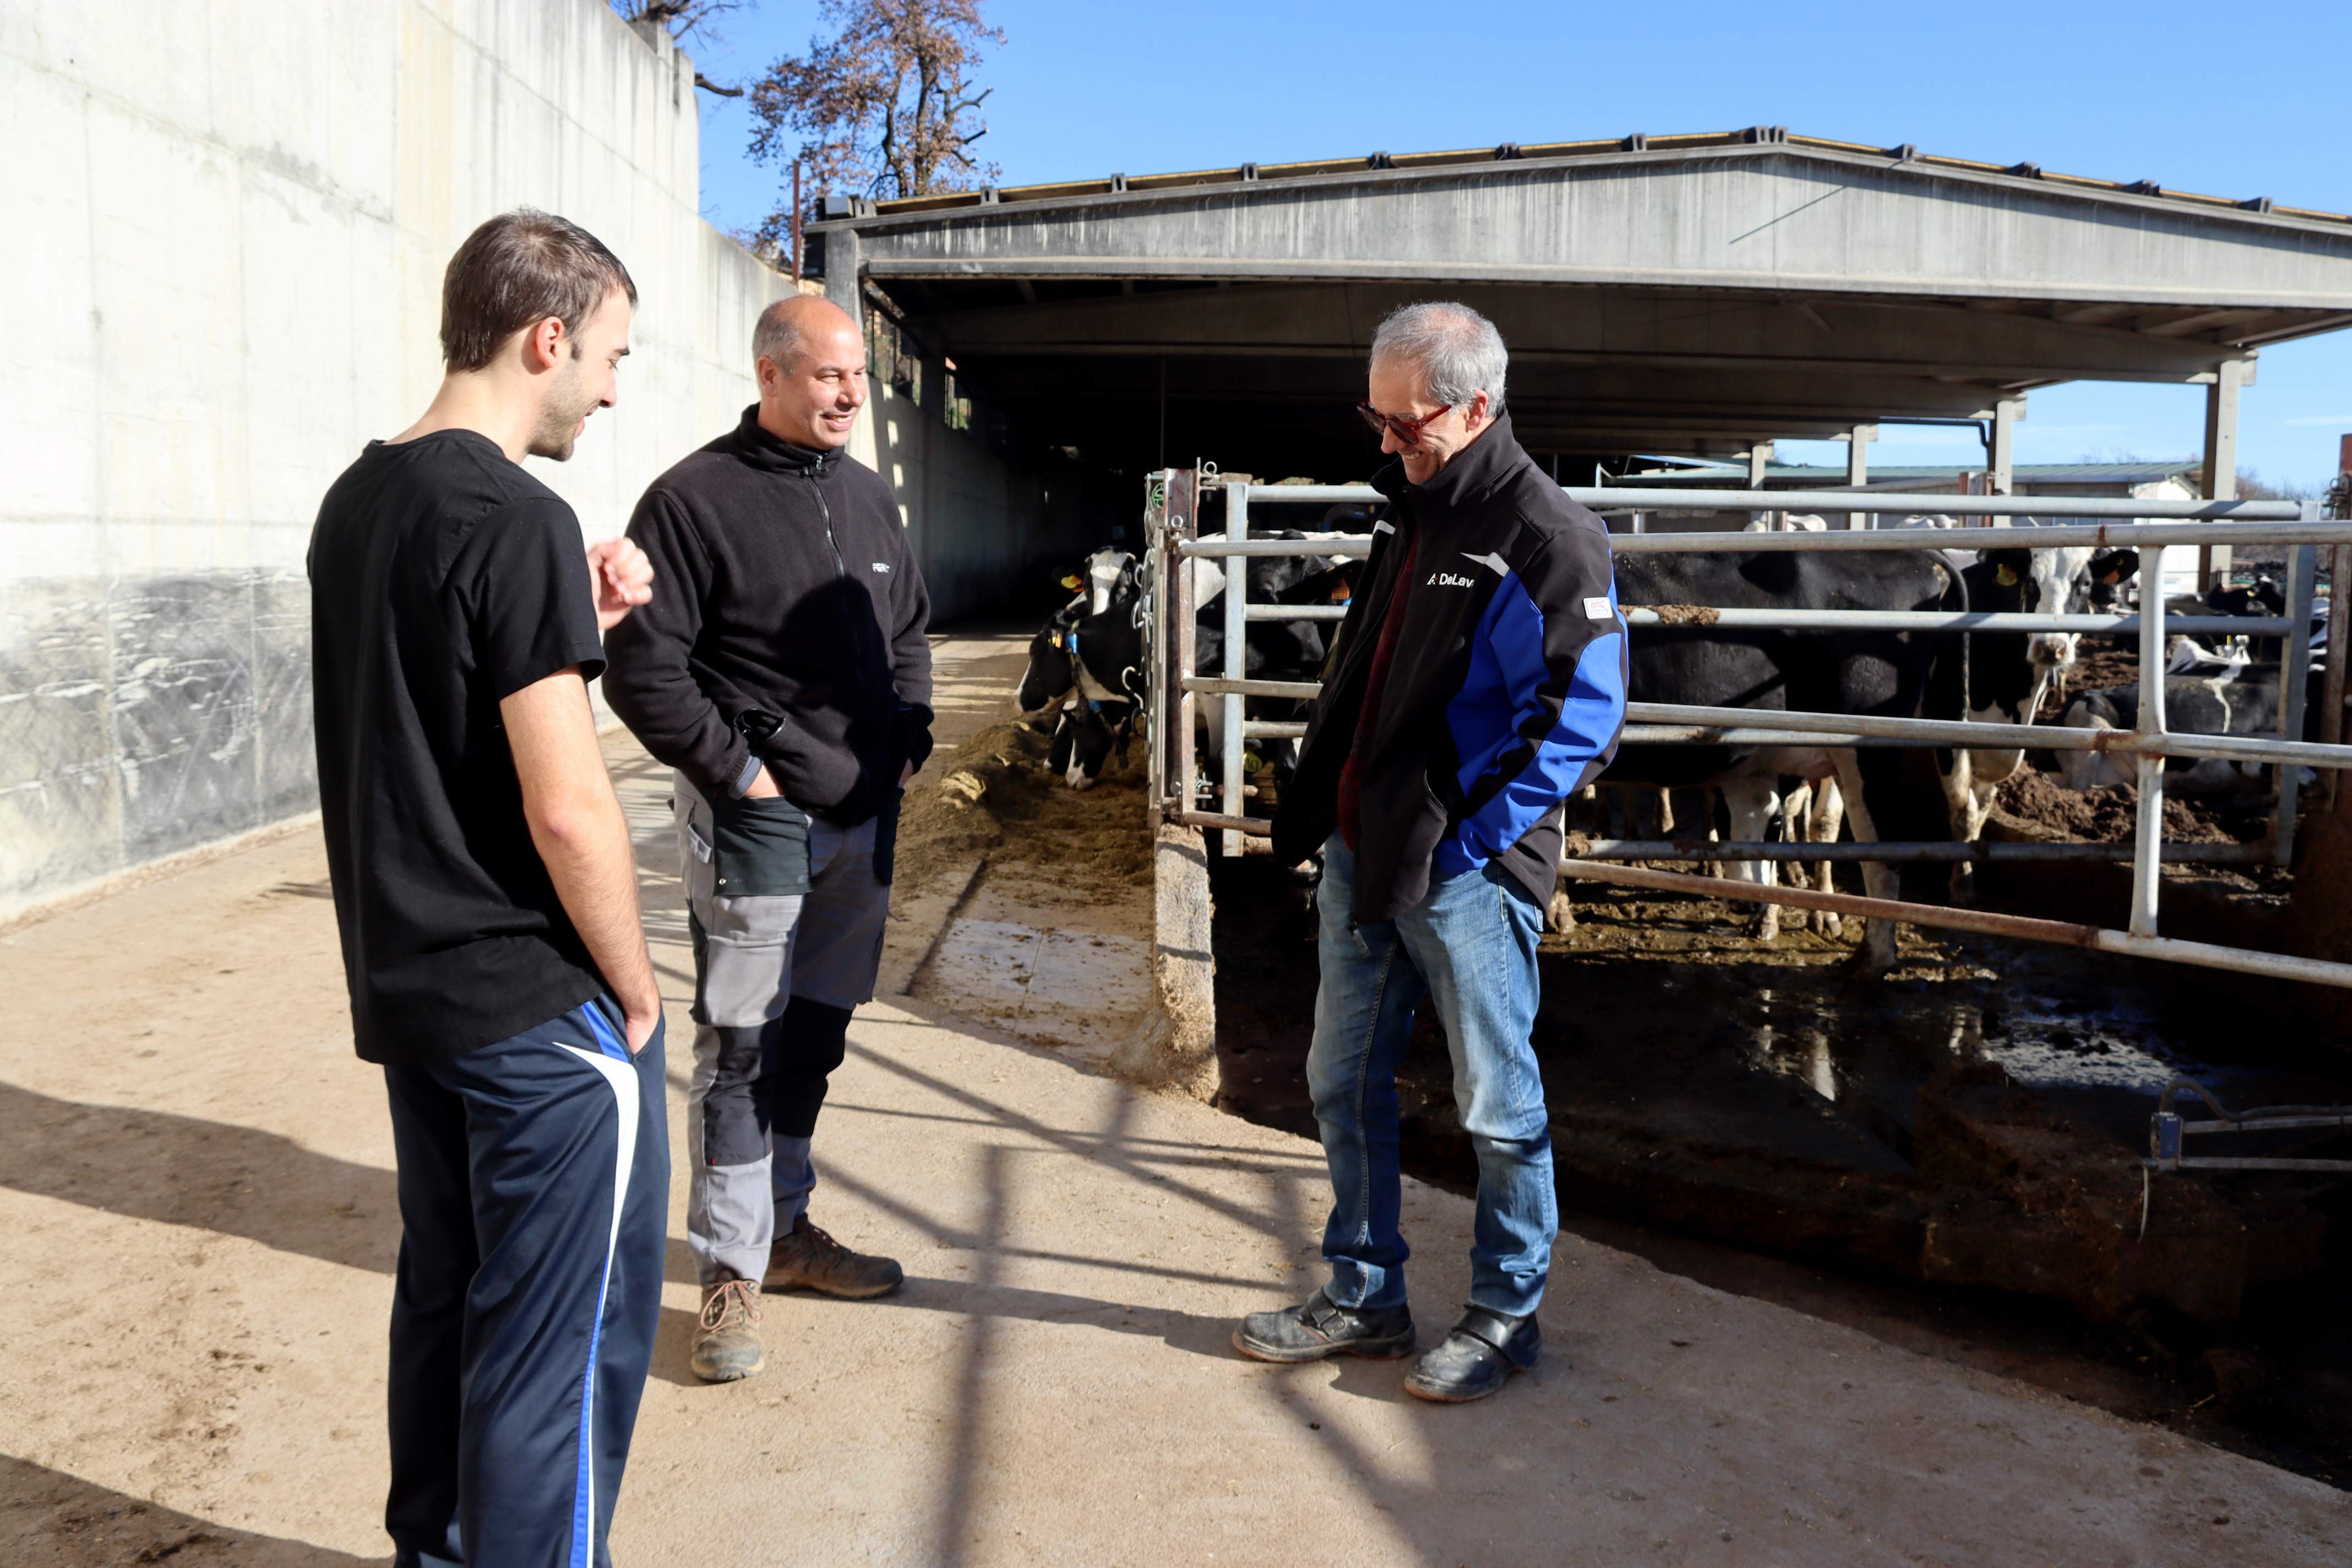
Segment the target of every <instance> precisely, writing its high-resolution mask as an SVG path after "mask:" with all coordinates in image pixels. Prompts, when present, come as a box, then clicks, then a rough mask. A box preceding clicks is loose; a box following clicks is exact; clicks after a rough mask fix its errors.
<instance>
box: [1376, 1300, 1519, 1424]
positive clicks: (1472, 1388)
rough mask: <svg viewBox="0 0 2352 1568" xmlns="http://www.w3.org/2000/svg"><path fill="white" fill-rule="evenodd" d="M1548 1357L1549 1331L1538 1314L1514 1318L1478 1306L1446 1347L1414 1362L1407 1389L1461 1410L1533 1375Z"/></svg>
mask: <svg viewBox="0 0 2352 1568" xmlns="http://www.w3.org/2000/svg"><path fill="white" fill-rule="evenodd" d="M1542 1356H1543V1330H1542V1329H1540V1328H1539V1327H1538V1326H1537V1324H1536V1320H1535V1314H1534V1313H1532V1312H1530V1313H1528V1315H1527V1316H1526V1317H1524V1318H1512V1317H1506V1316H1505V1315H1504V1314H1502V1313H1500V1312H1490V1311H1488V1310H1486V1308H1484V1307H1472V1308H1471V1309H1470V1310H1467V1311H1465V1312H1464V1313H1463V1314H1462V1321H1460V1322H1457V1323H1455V1324H1454V1331H1452V1332H1451V1333H1449V1334H1447V1335H1446V1336H1445V1342H1444V1344H1442V1345H1439V1346H1438V1347H1437V1348H1436V1349H1435V1350H1433V1351H1432V1352H1429V1353H1428V1354H1427V1355H1425V1356H1423V1357H1422V1358H1421V1359H1420V1360H1419V1361H1417V1362H1415V1363H1413V1367H1412V1371H1411V1372H1409V1373H1406V1374H1405V1379H1404V1389H1405V1392H1406V1393H1407V1394H1419V1395H1420V1396H1421V1397H1422V1398H1423V1399H1433V1400H1436V1401H1437V1402H1438V1403H1440V1404H1442V1405H1461V1404H1464V1403H1465V1402H1467V1401H1469V1400H1473V1399H1484V1398H1486V1395H1488V1394H1492V1393H1494V1392H1495V1390H1496V1389H1498V1388H1500V1387H1502V1386H1503V1380H1504V1379H1505V1378H1507V1377H1509V1376H1510V1375H1511V1373H1515V1372H1525V1371H1527V1370H1528V1368H1529V1367H1531V1366H1533V1365H1535V1364H1536V1363H1537V1362H1538V1360H1540V1359H1542Z"/></svg>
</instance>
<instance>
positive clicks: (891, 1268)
mask: <svg viewBox="0 0 2352 1568" xmlns="http://www.w3.org/2000/svg"><path fill="white" fill-rule="evenodd" d="M906 1277H907V1274H906V1270H904V1269H902V1268H899V1267H898V1259H897V1258H872V1257H868V1256H867V1255H866V1254H865V1253H862V1252H852V1251H850V1250H849V1248H847V1247H844V1246H842V1245H841V1243H839V1242H837V1241H835V1240H834V1239H833V1237H829V1236H827V1235H826V1234H825V1233H824V1231H822V1230H820V1229H818V1228H817V1227H816V1226H813V1225H811V1224H809V1217H808V1215H801V1217H800V1218H798V1219H796V1220H794V1221H793V1228H792V1230H791V1231H790V1232H789V1233H787V1234H786V1235H783V1236H780V1237H776V1244H775V1246H773V1247H770V1248H769V1249H768V1278H767V1279H765V1280H764V1281H762V1282H761V1283H762V1287H763V1288H764V1289H770V1290H822V1291H824V1293H825V1294H826V1295H828V1296H841V1297H845V1298H846V1299H848V1300H852V1301H863V1300H866V1299H867V1298H869V1297H873V1296H887V1295H888V1294H889V1293H890V1292H891V1291H893V1290H896V1289H898V1281H900V1280H901V1279H905V1278H906Z"/></svg>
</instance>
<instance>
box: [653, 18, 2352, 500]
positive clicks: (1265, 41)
mask: <svg viewBox="0 0 2352 1568" xmlns="http://www.w3.org/2000/svg"><path fill="white" fill-rule="evenodd" d="M985 15H986V16H988V17H989V18H990V19H991V20H992V21H993V22H994V23H996V25H998V26H1002V27H1003V29H1004V31H1005V33H1006V35H1007V37H1006V42H1005V45H1004V47H1003V48H1002V49H999V50H995V51H992V55H991V57H990V59H989V61H988V63H987V64H986V66H985V67H984V68H982V71H981V72H980V75H979V79H980V80H981V81H982V82H983V83H985V84H987V85H990V86H992V87H993V88H994V89H995V91H994V94H993V96H992V97H991V98H990V100H989V101H988V106H987V108H988V121H989V127H990V129H989V134H988V137H987V139H986V140H985V141H984V142H982V143H981V149H982V151H984V152H985V153H987V155H988V156H989V157H990V158H992V160H993V161H994V162H996V163H999V164H1001V165H1003V183H1004V184H1031V183H1034V182H1039V181H1046V180H1058V179H1074V178H1079V177H1082V176H1087V175H1101V174H1111V173H1113V172H1124V173H1129V174H1144V173H1149V172H1151V171H1155V170H1169V169H1192V168H1213V167H1218V166H1221V165H1228V164H1234V163H1244V162H1251V161H1255V162H1258V163H1279V162H1283V161H1286V160H1289V159H1297V158H1314V157H1327V156H1341V155H1347V154H1357V153H1370V152H1374V151H1376V150H1382V149H1385V150H1389V151H1394V152H1404V151H1411V150H1421V149H1433V148H1451V147H1481V146H1492V145H1494V144H1495V143H1496V142H1551V141H1566V140H1573V139H1576V138H1580V137H1590V136H1605V135H1622V134H1624V133H1626V132H1633V131H1643V132H1652V133H1661V132H1674V131H1717V130H1729V129H1733V128H1736V127H1738V126H1743V125H1755V124H1772V125H1786V126H1788V127H1789V128H1790V130H1792V131H1795V132H1800V133H1801V134H1806V135H1813V136H1827V137H1836V138H1840V139H1843V140H1850V141H1855V142H1880V143H1884V144H1889V145H1891V144H1893V143H1895V142H1916V144H1917V145H1918V146H1919V147H1920V149H1921V150H1922V151H1924V152H1930V153H1948V154H1951V155H1954V156H1958V157H1966V158H1980V159H1985V160H1988V161H1992V162H2000V163H2014V162H2019V161H2027V160H2030V161H2032V162H2033V163H2039V164H2041V165H2042V167H2044V168H2047V169H2053V170H2059V171H2062V172H2063V173H2066V174H2088V175H2094V176H2097V177H2100V178H2105V179H2119V180H2137V179H2151V180H2155V181H2156V182H2157V183H2158V184H2163V185H2168V186H2171V187H2174V188H2176V189H2180V190H2190V191H2200V192H2206V193H2210V194H2212V195H2231V196H2257V195H2267V196H2271V197H2273V198H2274V199H2275V200H2278V201H2280V202H2282V203H2285V204H2287V205H2294V206H2303V207H2317V208H2321V209H2324V210H2326V211H2330V212H2352V132H2347V128H2346V126H2345V123H2344V121H2343V118H2342V115H2343V109H2342V99H2341V94H2340V93H2333V92H2330V91H2329V90H2328V89H2327V88H2326V81H2327V80H2328V79H2329V74H2328V73H2329V72H2330V71H2333V70H2337V69H2339V68H2340V62H2341V61H2343V60H2344V59H2345V58H2347V57H2352V3H2347V0H2239V3H2237V4H2234V5H2228V6H2224V7H2215V6H2213V5H2210V4H2205V5H2186V4H2173V3H2170V0H2153V3H2148V4H2141V5H2132V6H2125V5H2117V4H2115V3H2114V0H2105V3H2090V0H2039V3H2037V4H2031V5H2024V4H2014V3H2011V0H1979V3H1978V4H1976V5H1970V6H1968V7H1966V8H1965V9H1964V10H1962V11H1951V10H1933V9H1920V8H1916V7H1913V8H1909V9H1907V10H1906V8H1905V7H1901V6H1885V5H1804V4H1798V5H1782V6H1778V7H1759V6H1756V5H1730V4H1718V3H1716V0H1683V3H1681V4H1678V5H1671V6H1668V5H1632V6H1628V5H1612V6H1606V7H1603V6H1593V5H1573V4H1563V3H1559V0H1554V3H1552V4H1534V5H1531V4H1520V3H1517V0H1489V3H1487V4H1484V5H1464V4H1461V3H1460V0H1412V3H1410V4H1391V3H1389V0H1351V3H1349V4H1285V3H1282V0H1257V3H1255V4H1243V3H1238V0H1192V3H1190V4H1187V5H1182V6H1167V5H1129V4H1124V3H1121V0H1091V3H1078V0H990V3H989V4H988V5H986V7H985ZM1662 21H1663V22H1664V24H1665V26H1659V23H1660V22H1662ZM816 27H817V15H816V5H815V4H814V0H751V3H750V4H747V5H745V6H744V8H743V9H741V10H740V11H737V12H734V13H732V14H730V15H729V16H724V17H722V18H721V19H720V20H719V37H718V38H717V40H716V41H709V40H706V39H702V38H689V39H688V40H687V48H688V52H689V53H691V54H692V55H693V56H694V57H695V58H696V60H697V62H698V64H699V65H700V66H701V68H702V69H703V71H704V72H705V74H707V75H709V76H710V77H712V78H714V79H718V80H721V81H735V82H740V81H743V80H746V79H750V78H751V77H754V76H756V75H757V74H758V73H759V71H760V69H761V68H762V67H763V66H765V65H766V64H767V62H769V61H770V60H772V59H774V58H776V57H777V56H779V55H782V54H788V53H797V52H800V51H803V50H804V49H805V48H806V47H807V46H808V41H809V38H810V36H811V34H812V33H813V32H814V31H815V30H816ZM700 96H701V100H702V109H703V114H702V202H703V210H704V215H705V216H708V217H709V219H710V220H711V221H712V222H714V223H716V224H718V225H719V226H721V227H722V228H735V227H740V226H748V225H750V224H752V223H755V222H756V221H757V220H758V219H759V218H760V217H761V216H764V215H765V214H766V213H767V212H768V211H769V210H770V209H771V208H772V207H773V206H774V205H776V195H775V193H776V189H777V185H776V179H777V175H776V174H775V172H773V171H771V170H768V169H763V168H761V167H758V166H756V165H754V164H752V163H751V162H750V160H749V159H748V158H747V157H746V156H745V154H744V148H745V146H746V144H747V143H748V142H749V140H750V136H751V114H750V111H749V110H748V109H747V108H745V107H744V105H743V104H742V103H741V102H740V100H722V99H717V98H714V97H712V96H711V95H709V94H708V93H705V94H702V95H700ZM785 177H786V178H789V171H787V172H786V175H785ZM2203 400H2204V394H2203V391H2202V389H2200V388H2198V387H2193V386H2146V385H2134V384H2115V383H2107V384H2095V383H2077V384H2072V385H2067V386H2060V387H2052V388H2048V389H2045V390H2042V391H2039V392H2036V393H2034V394H2032V398H2031V400H2030V402H2029V405H2028V410H2027V417H2026V420H2025V422H2024V423H2023V424H2022V425H2021V426H2019V427H2018V458H2019V460H2020V461H2021V462H2073V461H2076V460H2079V459H2081V458H2084V457H2086V456H2092V455H2097V456H2106V455H2109V454H2122V453H2126V452H2128V453H2132V454H2135V455H2137V456H2141V457H2170V456H2174V455H2179V454H2188V453H2191V452H2194V451H2196V450H2197V449H2198V448H2199V447H2200V446H2201V445H2202V442H2203V418H2204V401H2203ZM2347 432H2352V332H2336V333H2332V334H2329V335H2327V336H2325V337H2321V338H2316V339H2311V340H2307V341H2305V342H2293V343H2286V344H2283V345H2280V346H2277V347H2274V348H2270V349H2266V350H2264V351H2263V355H2262V360H2261V363H2260V367H2259V369H2258V372H2257V382H2256V384H2255V385H2254V386H2253V387H2252V388H2251V389H2249V390H2248V391H2247V393H2246V395H2245V399H2244V405H2243V410H2242V425H2241V437H2240V439H2241V462H2242V466H2244V467H2247V468H2254V469H2257V470H2258V471H2260V472H2261V474H2262V475H2263V477H2264V478H2265V479H2271V480H2273V481H2278V480H2287V481H2298V482H2302V483H2305V484H2318V483H2324V482H2325V480H2326V479H2327V478H2328V477H2329V476H2330V475H2331V474H2332V473H2333V472H2334V469H2335V461H2336V442H2337V438H2338V437H2339V436H2340V435H2342V434H2344V433H2347ZM1979 450H1980V448H1979V447H1978V445H1977V442H1976V438H1975V437H1974V436H1973V435H1971V434H1970V433H1969V432H1967V431H1965V430H1960V431H1916V430H1915V431H1908V432H1904V433H1902V434H1901V435H1900V436H1899V437H1898V436H1897V435H1896V433H1895V431H1894V430H1892V429H1890V430H1889V431H1888V432H1887V438H1883V439H1882V440H1880V441H1879V443H1878V444H1877V445H1876V446H1874V447H1873V448H1872V449H1871V460H1872V461H1873V462H1874V464H1880V465H1891V464H1897V463H1906V462H1910V463H1959V462H1966V461H1969V460H1970V459H1972V458H1975V457H1976V456H1977V455H1978V453H1979ZM1784 452H1785V453H1786V454H1787V455H1789V456H1791V457H1793V458H1799V459H1801V460H1821V461H1832V460H1833V461H1839V462H1843V456H1842V454H1843V447H1833V446H1831V445H1829V444H1826V443H1811V444H1804V445H1801V446H1800V445H1796V444H1791V445H1790V447H1785V448H1784ZM1832 453H1836V454H1840V455H1839V456H1836V457H1834V458H1832V457H1831V456H1830V454H1832Z"/></svg>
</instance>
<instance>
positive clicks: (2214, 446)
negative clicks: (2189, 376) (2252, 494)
mask: <svg viewBox="0 0 2352 1568" xmlns="http://www.w3.org/2000/svg"><path fill="white" fill-rule="evenodd" d="M2245 384H2246V362H2245V361H2244V360H2240V359H2225V360H2223V361H2222V362H2221V364H2220V365H2219V366H2217V367H2216V368H2215V370H2214V374H2213V379H2212V380H2211V381H2210V382H2208V383H2206V385H2205V470H2204V475H2203V479H2204V490H2205V499H2206V500H2237V499H2238V394H2239V392H2240V391H2241V389H2242V388H2243V387H2244V385H2245ZM2229 575H2230V547H2229V546H2228V545H2226V544H2200V545H2199V546H2198V547H2197V590H2198V592H2200V593H2205V592H2208V591H2210V589H2211V588H2213V587H2214V586H2215V583H2216V580H2217V579H2219V580H2221V581H2224V582H2226V581H2227V580H2228V578H2229Z"/></svg>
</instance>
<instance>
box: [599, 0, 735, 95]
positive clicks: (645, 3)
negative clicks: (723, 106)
mask: <svg viewBox="0 0 2352 1568" xmlns="http://www.w3.org/2000/svg"><path fill="white" fill-rule="evenodd" d="M611 4H612V6H613V9H614V12H615V13H617V14H618V15H619V16H620V18H621V20H622V21H624V22H650V23H652V24H653V25H654V26H656V27H661V28H665V29H667V31H668V33H669V36H670V37H673V38H684V37H688V36H689V35H698V36H699V37H700V38H701V40H702V41H703V42H704V43H706V44H715V43H717V42H718V41H719V29H718V28H716V27H714V26H711V25H710V23H711V21H712V19H713V18H714V17H718V16H725V15H726V14H727V13H728V12H730V11H738V10H740V9H742V5H743V0H611ZM694 85H695V86H697V87H698V88H700V89H702V90H703V91H705V92H714V93H717V94H718V95H719V97H721V98H740V97H742V96H743V89H741V88H740V87H722V86H720V85H719V83H717V82H715V81H713V80H711V79H709V77H707V76H705V75H703V74H702V73H701V72H700V71H697V72H695V73H694Z"/></svg>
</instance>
